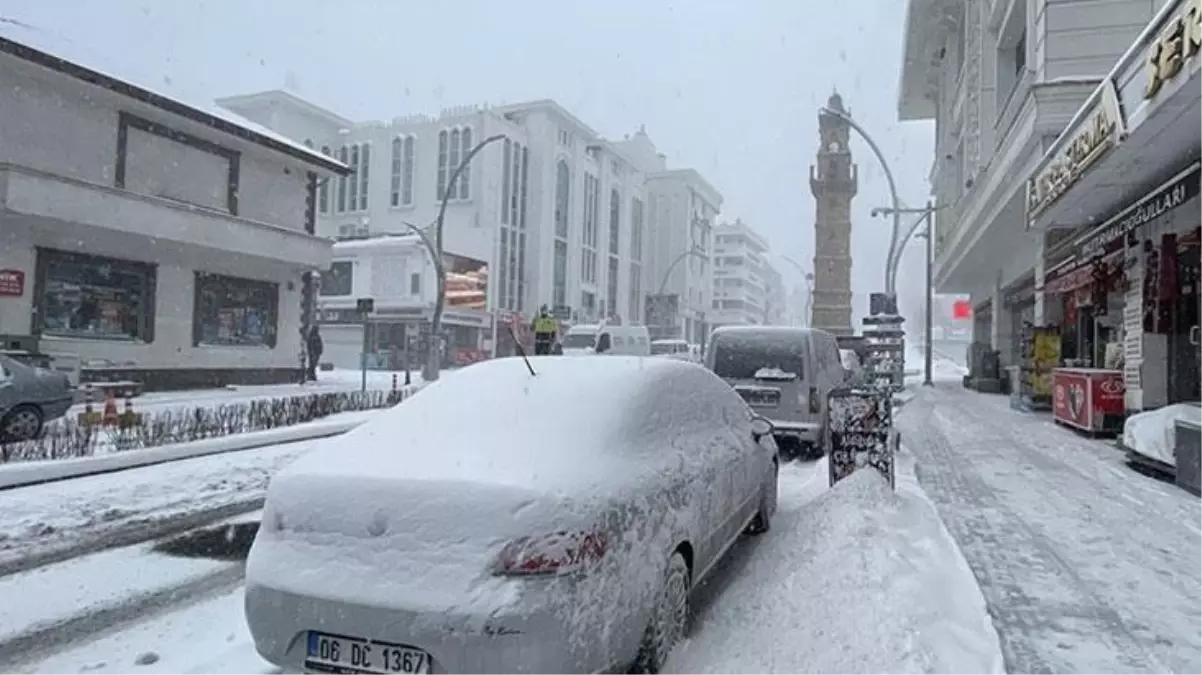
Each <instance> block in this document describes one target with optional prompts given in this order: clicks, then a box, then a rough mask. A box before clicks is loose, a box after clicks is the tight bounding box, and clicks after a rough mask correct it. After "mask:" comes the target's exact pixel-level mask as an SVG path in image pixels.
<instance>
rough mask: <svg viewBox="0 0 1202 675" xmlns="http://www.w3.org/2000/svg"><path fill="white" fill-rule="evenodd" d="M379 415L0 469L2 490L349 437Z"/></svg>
mask: <svg viewBox="0 0 1202 675" xmlns="http://www.w3.org/2000/svg"><path fill="white" fill-rule="evenodd" d="M376 412H378V411H375V410H365V411H360V412H351V413H341V414H338V415H333V416H331V417H329V418H326V419H323V420H316V421H313V422H306V423H305V424H298V425H296V426H291V427H281V428H278V429H265V430H263V431H251V432H247V433H244V434H233V435H230V436H221V437H218V438H206V439H202V440H199V441H189V442H187V443H174V444H171V445H160V446H158V447H155V448H146V449H142V450H128V451H125V452H116V453H112V454H107V455H96V456H93V457H77V458H74V459H48V460H38V461H33V462H20V463H16V464H6V465H4V466H0V490H7V489H10V488H15V487H23V486H26V485H36V484H38V483H48V482H51V481H56V480H63V479H66V478H77V477H80V476H91V475H94V474H99V473H108V472H111V471H123V470H125V469H134V468H137V467H142V466H149V465H151V464H161V463H163V462H175V461H179V460H183V459H192V458H194V457H203V456H205V455H214V454H217V453H222V452H233V451H235V450H251V449H254V448H261V447H264V446H268V445H276V444H279V443H294V442H297V441H307V440H313V439H317V438H325V437H327V436H336V435H338V434H343V433H346V432H347V431H350V430H351V429H354V428H355V427H358V426H359V425H360V424H363V423H364V422H366V421H367V420H368V419H369V418H370V417H371V415H373V414H374V413H376Z"/></svg>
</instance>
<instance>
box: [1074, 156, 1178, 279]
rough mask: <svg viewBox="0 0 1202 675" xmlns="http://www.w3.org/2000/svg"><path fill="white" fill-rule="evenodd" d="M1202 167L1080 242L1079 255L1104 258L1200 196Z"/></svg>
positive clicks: (1115, 217)
mask: <svg viewBox="0 0 1202 675" xmlns="http://www.w3.org/2000/svg"><path fill="white" fill-rule="evenodd" d="M1199 166H1200V165H1199V164H1197V163H1195V164H1194V165H1193V166H1191V167H1190V168H1189V169H1186V170H1185V171H1183V172H1181V173H1179V174H1177V176H1176V177H1175V178H1173V179H1172V180H1170V181H1169V182H1167V183H1165V184H1164V185H1162V186H1160V187H1159V188H1156V189H1155V190H1154V191H1152V193H1150V194H1149V195H1148V196H1146V197H1144V198H1143V199H1141V200H1139V201H1138V202H1136V203H1134V204H1132V205H1131V206H1129V207H1127V208H1126V209H1123V210H1122V211H1121V212H1119V213H1118V215H1116V216H1114V217H1113V218H1111V219H1110V220H1108V221H1107V222H1105V223H1103V224H1102V225H1101V226H1099V227H1098V228H1096V229H1095V230H1094V231H1092V232H1090V233H1089V234H1087V235H1085V236H1084V237H1082V238H1081V239H1079V240H1077V248H1078V250H1079V251H1080V253H1079V254H1078V255H1079V256H1080V257H1082V258H1092V257H1094V256H1098V255H1102V254H1103V253H1104V252H1105V250H1106V248H1107V247H1108V246H1109V245H1110V244H1112V243H1113V242H1115V241H1117V240H1120V239H1123V238H1124V237H1126V236H1127V235H1128V234H1129V233H1131V232H1134V231H1135V230H1136V229H1138V228H1140V227H1142V226H1143V225H1145V224H1147V223H1149V222H1151V221H1153V220H1155V219H1157V218H1159V217H1160V216H1163V215H1164V214H1166V213H1168V212H1170V211H1172V210H1174V209H1176V208H1177V207H1179V206H1181V205H1182V204H1184V203H1186V202H1188V201H1190V200H1191V199H1193V198H1194V197H1197V196H1198V192H1199V180H1200V179H1202V173H1200V171H1199Z"/></svg>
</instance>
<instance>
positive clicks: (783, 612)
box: [668, 455, 1005, 673]
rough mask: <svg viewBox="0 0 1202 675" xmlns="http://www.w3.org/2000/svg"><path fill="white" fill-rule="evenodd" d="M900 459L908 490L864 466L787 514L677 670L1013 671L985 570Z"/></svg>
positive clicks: (685, 647)
mask: <svg viewBox="0 0 1202 675" xmlns="http://www.w3.org/2000/svg"><path fill="white" fill-rule="evenodd" d="M898 464H899V466H898V476H897V492H896V493H891V492H890V491H889V487H888V485H887V483H886V482H885V481H884V480H883V479H882V478H881V477H880V476H879V475H878V474H875V473H874V472H871V471H866V470H861V471H858V472H857V473H855V474H854V475H853V476H852V477H850V478H848V479H846V480H845V481H843V482H841V483H839V484H838V485H837V486H836V487H835V488H834V489H832V490H830V491H828V492H826V493H824V494H823V495H821V496H820V497H818V498H817V499H815V500H814V501H812V502H810V504H809V505H808V506H807V507H806V508H805V509H804V510H802V511H801V512H800V513H799V514H798V516H797V518H796V519H795V520H793V521H791V522H788V523H779V522H778V527H776V528H775V529H774V530H773V531H772V532H771V533H769V535H768V536H767V538H766V539H765V541H764V542H763V543H762V544H760V545H759V546H758V548H757V550H756V551H755V553H754V555H753V556H751V557H750V559H749V560H747V562H746V564H745V567H744V568H743V569H742V570H740V571H739V572H738V574H737V576H735V578H734V579H733V580H732V581H730V583H729V587H727V588H726V589H725V590H724V591H723V593H722V597H721V602H720V603H718V604H715V605H714V606H713V607H711V608H709V611H708V613H706V614H705V615H704V616H702V617H700V619H699V621H698V622H697V625H695V626H694V628H693V631H692V633H691V635H690V637H689V639H688V640H687V641H685V642H684V643H683V644H681V645H680V646H679V647H678V648H677V650H676V652H675V653H674V654H673V656H672V658H671V660H670V661H669V664H668V665H669V670H670V671H671V672H679V673H731V672H746V673H773V672H782V673H783V672H817V673H881V672H887V673H936V672H945V673H1002V672H1005V671H1004V667H1003V663H1002V654H1001V649H1000V647H999V644H998V636H997V633H996V631H995V630H994V628H993V625H992V623H991V621H990V618H989V615H988V613H987V611H986V607H985V600H984V598H983V597H982V595H981V591H980V588H979V587H978V586H977V582H976V579H975V578H974V577H973V575H972V572H971V570H969V568H968V564H967V563H966V562H965V560H964V558H963V557H962V555H961V553H960V550H959V549H958V548H957V546H956V544H955V542H954V541H953V540H952V538H951V535H949V534H948V532H947V530H946V529H944V527H943V522H942V521H941V520H940V519H939V516H938V514H937V513H936V511H935V508H934V506H933V505H932V504H931V503H930V501H929V500H928V499H927V497H926V495H925V494H923V492H922V489H921V488H920V487H918V484H917V480H916V479H915V477H914V473H913V468H912V464H913V459H912V458H910V457H909V456H908V455H901V456H899V457H898ZM778 520H780V519H778ZM782 525H787V529H786V528H785V527H782Z"/></svg>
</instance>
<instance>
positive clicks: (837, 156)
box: [810, 92, 857, 335]
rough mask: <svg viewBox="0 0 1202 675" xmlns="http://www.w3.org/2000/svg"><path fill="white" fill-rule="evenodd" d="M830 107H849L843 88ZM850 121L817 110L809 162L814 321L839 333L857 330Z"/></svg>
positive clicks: (854, 190)
mask: <svg viewBox="0 0 1202 675" xmlns="http://www.w3.org/2000/svg"><path fill="white" fill-rule="evenodd" d="M827 107H828V108H830V109H831V110H838V111H841V112H849V111H847V110H845V109H844V107H843V97H841V96H839V94H838V92H836V93H834V94H831V97H830V100H828V101H827ZM849 133H850V127H849V126H848V124H847V122H844V121H843V120H841V119H839V118H838V117H837V116H835V115H827V114H823V113H819V114H818V136H819V145H818V158H817V161H816V162H815V163H814V164H813V165H811V166H810V190H811V191H813V193H814V201H815V202H816V204H817V212H816V214H815V217H814V303H813V314H812V316H811V317H810V325H811V326H812V327H814V328H821V329H822V330H825V331H830V332H831V333H834V334H835V335H854V334H855V329H854V328H853V327H852V325H851V199H852V197H855V196H856V183H857V173H856V165H855V164H852V162H851V150H850V149H849V148H848V143H847V142H848V136H849Z"/></svg>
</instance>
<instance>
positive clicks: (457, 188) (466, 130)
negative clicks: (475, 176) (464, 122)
mask: <svg viewBox="0 0 1202 675" xmlns="http://www.w3.org/2000/svg"><path fill="white" fill-rule="evenodd" d="M471 143H472V128H471V127H454V128H452V129H443V130H442V131H440V132H439V133H438V199H439V200H441V199H442V196H443V195H444V194H446V193H447V191H448V190H449V191H450V195H451V199H468V198H470V197H471V193H472V188H471V186H472V183H471V180H472V179H471V174H470V171H469V169H470V167H469V166H464V167H463V172H462V173H460V174H459V177H458V178H457V179H456V180H455V185H450V182H451V176H453V175H454V174H455V169H456V168H457V167H458V166H459V163H460V162H461V161H463V160H464V159H466V158H467V156H468V153H469V152H471V149H472V145H471Z"/></svg>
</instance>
